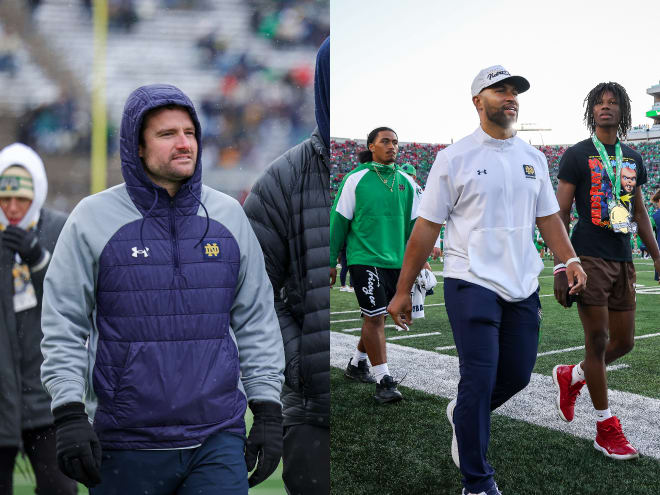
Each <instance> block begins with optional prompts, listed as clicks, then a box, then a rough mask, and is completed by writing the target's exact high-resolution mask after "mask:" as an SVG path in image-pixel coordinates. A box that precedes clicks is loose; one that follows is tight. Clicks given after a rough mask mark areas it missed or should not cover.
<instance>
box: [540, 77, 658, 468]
mask: <svg viewBox="0 0 660 495" xmlns="http://www.w3.org/2000/svg"><path fill="white" fill-rule="evenodd" d="M585 107H586V108H585V114H584V119H585V122H586V124H587V127H588V128H589V130H590V131H591V133H592V137H591V138H590V139H586V140H584V141H581V142H579V143H577V144H576V145H574V146H571V147H570V148H569V149H568V150H566V153H565V154H564V156H563V157H562V159H561V162H560V165H559V175H558V177H559V185H558V187H557V200H558V202H559V207H560V215H561V216H562V218H563V220H564V222H565V224H566V227H567V229H568V222H569V220H570V211H571V207H572V204H573V199H575V204H576V207H577V211H578V222H577V224H576V225H575V228H574V229H573V233H572V236H571V241H572V243H573V247H574V248H575V252H576V253H577V255H578V256H579V257H580V260H581V263H582V266H583V268H584V271H585V272H586V273H587V277H588V283H587V287H586V289H585V290H584V291H583V292H582V293H581V294H580V295H579V296H578V297H577V303H578V313H579V315H580V320H581V321H582V326H583V327H584V336H585V357H584V360H583V361H582V362H581V363H578V364H577V365H574V366H569V365H558V366H555V368H554V369H553V371H552V376H553V380H554V383H555V385H556V386H557V389H558V394H557V409H558V412H559V416H560V417H561V419H563V420H564V421H572V420H573V415H574V406H575V400H576V398H577V396H578V395H579V394H580V389H581V388H582V386H583V385H584V384H585V381H586V384H587V387H588V388H589V394H590V395H591V400H592V402H593V405H594V408H595V410H596V416H597V423H596V439H595V441H594V447H595V448H596V449H597V450H600V451H601V452H602V453H603V454H604V455H606V456H608V457H611V458H614V459H632V458H636V457H638V456H639V454H638V453H637V450H636V449H635V448H634V447H633V446H632V445H631V444H630V443H629V442H628V440H627V439H626V437H625V435H624V434H623V430H622V429H621V425H620V423H619V420H618V418H617V417H616V416H612V413H611V412H610V409H609V405H608V398H607V377H606V373H605V366H606V365H608V364H610V363H611V362H612V361H614V360H615V359H618V358H619V357H621V356H623V355H625V354H627V353H628V352H629V351H630V350H631V349H632V347H633V342H634V340H633V338H634V333H635V288H634V283H635V268H634V265H633V263H632V250H631V246H630V236H631V234H632V233H634V232H638V234H639V235H640V237H641V238H642V240H643V241H644V242H645V243H646V245H647V246H649V252H650V253H651V257H652V258H653V262H654V264H655V266H656V269H658V267H660V251H659V250H658V245H657V244H656V242H655V238H654V237H653V230H652V229H651V223H650V221H649V217H648V213H647V212H646V208H644V200H643V197H642V191H641V186H642V185H644V184H645V183H646V180H647V176H646V169H645V167H644V164H643V163H642V157H641V155H640V154H639V153H637V152H636V151H634V150H633V149H631V148H629V147H628V146H626V145H624V144H622V143H621V142H620V141H619V140H618V139H617V134H618V135H619V136H621V137H624V136H625V135H626V133H627V131H628V130H629V129H630V120H631V119H630V100H629V98H628V95H627V93H626V90H625V89H624V88H623V87H622V86H620V85H619V84H617V83H613V82H609V83H601V84H599V85H598V86H596V87H595V88H594V89H592V90H591V92H590V93H589V94H588V95H587V98H585ZM555 263H557V266H555V270H554V274H555V297H556V298H557V300H558V301H559V303H560V304H562V305H563V306H569V305H570V304H571V300H570V298H569V297H567V290H568V282H567V278H566V273H565V268H564V267H563V265H562V264H561V263H559V261H558V260H557V258H556V257H555Z"/></svg>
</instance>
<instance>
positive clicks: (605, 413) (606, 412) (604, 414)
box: [596, 407, 612, 422]
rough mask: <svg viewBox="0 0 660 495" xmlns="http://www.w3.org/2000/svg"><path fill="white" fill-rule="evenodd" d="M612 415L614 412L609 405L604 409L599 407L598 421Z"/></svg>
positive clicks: (597, 412) (597, 411)
mask: <svg viewBox="0 0 660 495" xmlns="http://www.w3.org/2000/svg"><path fill="white" fill-rule="evenodd" d="M611 417H612V413H611V412H610V408H609V407H608V408H607V409H603V410H602V411H601V410H599V409H596V421H598V422H600V421H605V420H606V419H609V418H611Z"/></svg>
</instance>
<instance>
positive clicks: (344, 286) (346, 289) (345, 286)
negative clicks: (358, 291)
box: [339, 285, 348, 292]
mask: <svg viewBox="0 0 660 495" xmlns="http://www.w3.org/2000/svg"><path fill="white" fill-rule="evenodd" d="M339 292H348V286H347V285H342V286H341V287H340V288H339Z"/></svg>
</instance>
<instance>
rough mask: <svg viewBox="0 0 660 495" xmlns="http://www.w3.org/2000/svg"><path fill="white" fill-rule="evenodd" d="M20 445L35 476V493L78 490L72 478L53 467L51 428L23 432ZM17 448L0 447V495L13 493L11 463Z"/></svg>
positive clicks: (56, 494) (68, 493) (63, 493)
mask: <svg viewBox="0 0 660 495" xmlns="http://www.w3.org/2000/svg"><path fill="white" fill-rule="evenodd" d="M23 446H24V448H25V453H26V454H27V456H28V458H29V459H30V464H32V469H33V470H34V474H35V477H36V479H37V489H36V491H35V493H37V494H38V495H72V494H75V493H77V492H78V485H77V484H76V482H75V481H73V480H71V479H69V478H67V477H66V476H64V474H62V472H61V471H60V470H59V468H58V467H57V456H56V450H55V427H54V426H47V427H45V428H39V429H36V430H25V431H23ZM17 453H18V447H0V495H11V494H12V492H13V475H14V462H15V461H16V454H17Z"/></svg>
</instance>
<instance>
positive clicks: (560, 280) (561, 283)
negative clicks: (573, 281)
mask: <svg viewBox="0 0 660 495" xmlns="http://www.w3.org/2000/svg"><path fill="white" fill-rule="evenodd" d="M554 289H555V299H557V302H558V303H559V304H561V305H562V306H564V307H565V308H568V300H567V298H566V296H567V295H568V277H566V271H561V272H559V273H557V274H555V286H554Z"/></svg>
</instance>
